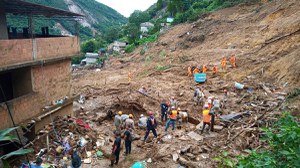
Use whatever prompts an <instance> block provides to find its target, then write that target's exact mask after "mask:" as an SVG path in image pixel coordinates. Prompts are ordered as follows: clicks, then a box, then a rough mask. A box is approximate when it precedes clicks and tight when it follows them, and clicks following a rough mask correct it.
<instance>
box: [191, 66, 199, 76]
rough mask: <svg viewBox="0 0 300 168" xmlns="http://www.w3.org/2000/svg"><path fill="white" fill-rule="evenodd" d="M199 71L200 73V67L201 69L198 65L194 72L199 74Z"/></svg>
mask: <svg viewBox="0 0 300 168" xmlns="http://www.w3.org/2000/svg"><path fill="white" fill-rule="evenodd" d="M198 73H200V69H199V67H198V66H197V67H196V68H195V69H194V71H193V74H194V75H195V74H198Z"/></svg>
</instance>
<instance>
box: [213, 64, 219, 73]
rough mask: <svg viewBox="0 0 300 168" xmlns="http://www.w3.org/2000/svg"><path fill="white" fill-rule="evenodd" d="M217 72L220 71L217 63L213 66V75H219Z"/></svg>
mask: <svg viewBox="0 0 300 168" xmlns="http://www.w3.org/2000/svg"><path fill="white" fill-rule="evenodd" d="M217 73H218V68H217V66H216V65H214V67H213V75H217Z"/></svg>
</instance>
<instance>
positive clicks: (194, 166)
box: [179, 157, 198, 168]
mask: <svg viewBox="0 0 300 168" xmlns="http://www.w3.org/2000/svg"><path fill="white" fill-rule="evenodd" d="M179 163H180V164H183V165H185V166H187V167H190V168H197V167H198V165H197V163H196V162H192V161H188V160H186V159H185V158H183V157H180V158H179Z"/></svg>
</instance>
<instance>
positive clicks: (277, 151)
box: [215, 113, 300, 168]
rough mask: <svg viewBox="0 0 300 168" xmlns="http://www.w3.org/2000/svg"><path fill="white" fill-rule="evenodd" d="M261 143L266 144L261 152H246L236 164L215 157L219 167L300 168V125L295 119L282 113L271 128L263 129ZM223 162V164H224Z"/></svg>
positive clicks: (223, 157)
mask: <svg viewBox="0 0 300 168" xmlns="http://www.w3.org/2000/svg"><path fill="white" fill-rule="evenodd" d="M263 131H264V132H263V138H262V139H261V140H262V141H265V142H266V143H267V144H268V147H267V148H264V149H261V150H248V153H249V155H246V156H239V157H237V160H238V162H237V164H236V165H233V166H232V164H231V163H234V162H233V161H232V160H228V159H229V157H227V154H226V155H223V156H219V157H216V158H215V160H217V161H220V162H221V163H220V167H226V166H229V167H238V168H256V167H266V168H273V167H278V168H286V167H289V168H293V167H300V125H299V122H298V121H297V118H296V117H293V116H292V115H291V114H289V113H283V115H282V116H281V117H280V119H279V120H278V121H277V123H276V124H274V125H273V126H272V127H271V128H264V129H263ZM224 161H225V163H224Z"/></svg>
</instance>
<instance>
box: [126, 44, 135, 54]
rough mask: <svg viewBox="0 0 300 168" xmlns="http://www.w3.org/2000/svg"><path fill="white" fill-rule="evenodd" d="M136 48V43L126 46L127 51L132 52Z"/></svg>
mask: <svg viewBox="0 0 300 168" xmlns="http://www.w3.org/2000/svg"><path fill="white" fill-rule="evenodd" d="M134 49H135V45H134V44H129V45H128V46H127V47H126V48H125V52H126V53H131V52H132V51H134Z"/></svg>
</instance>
